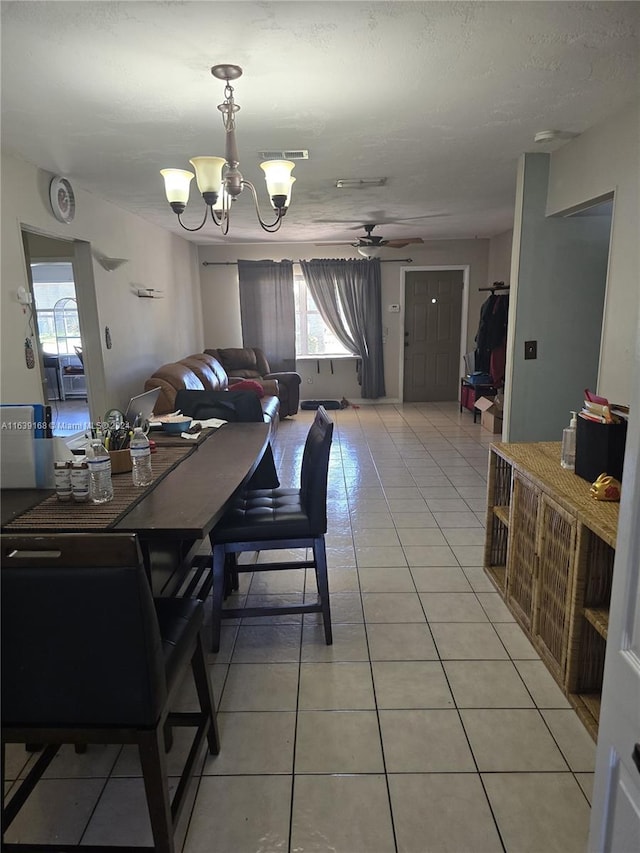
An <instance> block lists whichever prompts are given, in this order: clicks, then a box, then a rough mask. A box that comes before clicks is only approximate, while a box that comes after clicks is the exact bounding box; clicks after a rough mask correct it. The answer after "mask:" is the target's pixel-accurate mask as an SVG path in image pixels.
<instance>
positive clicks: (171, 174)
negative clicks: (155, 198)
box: [160, 169, 193, 213]
mask: <svg viewBox="0 0 640 853" xmlns="http://www.w3.org/2000/svg"><path fill="white" fill-rule="evenodd" d="M160 174H161V175H162V177H163V178H164V191H165V193H166V196H167V201H168V202H169V204H170V205H171V207H172V208H173V210H174V211H175V212H176V213H178V212H180V213H182V211H183V210H184V209H185V207H186V206H187V202H188V201H189V188H190V184H191V180H192V178H193V172H187V170H186V169H161V170H160ZM174 205H178V206H179V207H180V208H181V209H180V211H178V210H176V208H175V207H174Z"/></svg>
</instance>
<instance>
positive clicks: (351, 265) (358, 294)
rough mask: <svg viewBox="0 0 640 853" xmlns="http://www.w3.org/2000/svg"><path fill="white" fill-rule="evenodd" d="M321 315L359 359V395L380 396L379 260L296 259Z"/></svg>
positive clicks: (382, 382) (380, 317)
mask: <svg viewBox="0 0 640 853" xmlns="http://www.w3.org/2000/svg"><path fill="white" fill-rule="evenodd" d="M300 266H301V267H302V273H303V275H304V278H305V281H306V283H307V287H308V288H309V290H310V292H311V295H312V297H313V300H314V302H315V303H316V305H317V306H318V311H319V312H320V314H321V315H322V319H323V320H324V321H325V323H326V324H327V325H328V326H329V328H330V329H331V330H332V331H333V333H334V334H335V336H336V337H337V338H338V340H339V341H340V342H341V343H342V344H343V345H344V346H345V347H347V349H350V350H351V351H352V352H355V353H357V354H358V355H359V356H360V359H361V368H360V374H359V381H360V385H361V386H362V397H363V398H365V399H372V400H375V399H377V398H378V397H384V395H385V387H384V361H383V355H382V315H381V307H380V298H381V277H380V261H379V260H378V259H377V258H373V259H371V260H364V259H363V260H339V259H338V260H320V259H318V260H312V261H300Z"/></svg>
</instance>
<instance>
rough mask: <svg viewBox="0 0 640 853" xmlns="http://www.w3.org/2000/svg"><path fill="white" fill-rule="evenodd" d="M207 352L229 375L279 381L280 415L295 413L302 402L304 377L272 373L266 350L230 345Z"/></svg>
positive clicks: (292, 373)
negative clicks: (301, 389)
mask: <svg viewBox="0 0 640 853" xmlns="http://www.w3.org/2000/svg"><path fill="white" fill-rule="evenodd" d="M205 353H207V354H208V355H212V356H213V357H214V358H215V359H216V360H217V361H219V362H220V364H221V365H222V366H223V368H224V369H225V370H226V372H227V374H228V375H229V376H234V377H236V376H239V377H242V378H243V379H256V380H257V381H258V382H263V381H265V380H269V379H275V380H277V382H278V396H279V397H280V417H281V418H286V417H287V416H288V415H295V414H296V412H297V411H298V406H299V404H300V383H301V382H302V378H301V376H300V374H299V373H295V372H294V371H283V372H280V373H272V372H271V371H270V369H269V362H268V361H267V357H266V356H265V354H264V352H263V351H262V350H261V349H259V348H258V347H230V348H227V349H206V350H205Z"/></svg>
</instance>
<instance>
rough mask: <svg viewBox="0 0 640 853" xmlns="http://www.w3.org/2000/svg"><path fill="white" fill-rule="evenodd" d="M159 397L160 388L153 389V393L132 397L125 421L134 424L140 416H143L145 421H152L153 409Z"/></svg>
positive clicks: (125, 414) (148, 392)
mask: <svg viewBox="0 0 640 853" xmlns="http://www.w3.org/2000/svg"><path fill="white" fill-rule="evenodd" d="M159 396H160V388H152V389H151V391H145V392H144V394H137V395H136V396H135V397H132V398H131V399H130V400H129V405H128V406H127V410H126V412H125V413H124V419H125V421H127V423H129V424H132V423H133V422H134V421H135V419H136V418H137V417H138V415H141V416H142V420H143V421H150V420H151V415H152V414H153V407H154V406H155V404H156V402H157V400H158V397H159Z"/></svg>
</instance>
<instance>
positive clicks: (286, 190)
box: [260, 160, 296, 207]
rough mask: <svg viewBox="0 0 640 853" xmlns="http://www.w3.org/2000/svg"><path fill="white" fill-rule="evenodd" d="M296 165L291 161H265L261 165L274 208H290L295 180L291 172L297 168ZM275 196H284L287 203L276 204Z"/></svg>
mask: <svg viewBox="0 0 640 853" xmlns="http://www.w3.org/2000/svg"><path fill="white" fill-rule="evenodd" d="M295 165H296V164H295V163H292V162H291V160H265V162H264V163H260V168H261V169H262V171H263V172H264V179H265V181H266V182H267V192H268V193H269V198H270V199H271V203H272V204H273V206H274V207H288V206H289V202H290V200H291V188H292V186H293V182H294V181H295V178H293V177H292V176H291V170H292V169H293V168H295ZM274 196H284V197H285V203H284V205H282V204H278V205H276V204H274V202H273V199H274Z"/></svg>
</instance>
